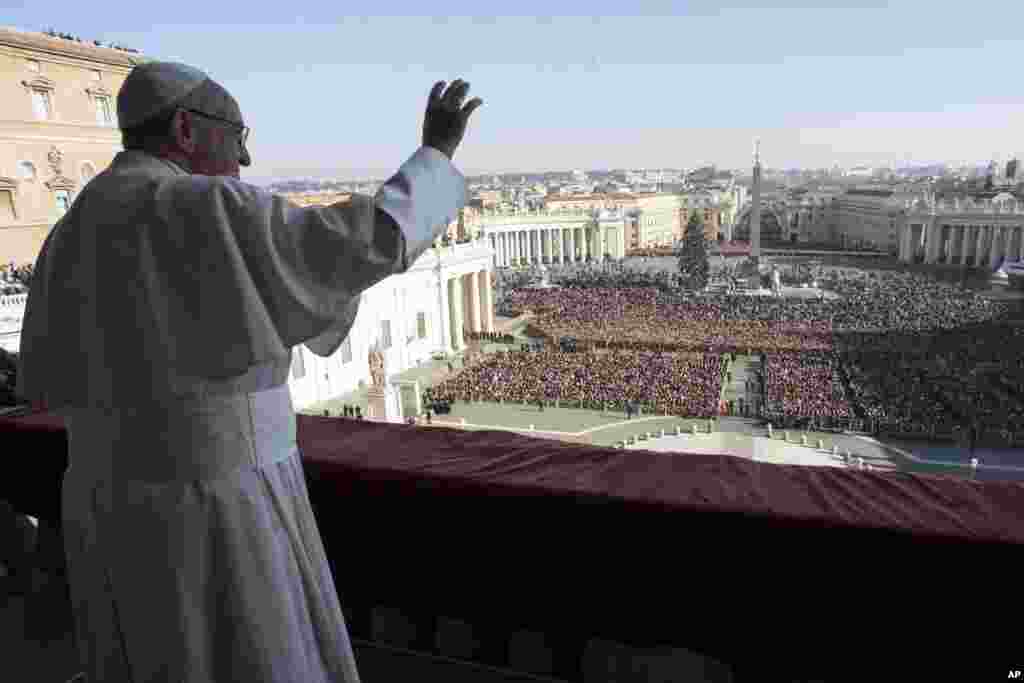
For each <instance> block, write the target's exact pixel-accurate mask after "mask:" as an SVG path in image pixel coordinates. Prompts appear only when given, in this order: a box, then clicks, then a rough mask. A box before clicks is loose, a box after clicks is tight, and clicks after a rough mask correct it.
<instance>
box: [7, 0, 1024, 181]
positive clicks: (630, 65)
mask: <svg viewBox="0 0 1024 683" xmlns="http://www.w3.org/2000/svg"><path fill="white" fill-rule="evenodd" d="M768 2H770V0H768ZM826 3H827V0H825V2H809V1H803V0H793V1H791V2H788V3H785V6H784V7H776V8H772V9H769V8H765V7H764V4H766V3H759V2H747V3H736V2H731V3H730V2H729V0H725V2H724V4H727V5H729V7H725V8H722V7H716V6H715V3H711V2H697V3H687V4H683V3H643V2H641V3H633V2H617V3H610V2H603V1H601V0H590V1H589V2H586V3H582V2H580V3H577V2H558V3H552V2H545V3H540V2H533V0H525V1H520V2H514V3H508V9H509V10H510V11H511V10H514V11H515V12H516V13H517V14H519V15H525V16H475V17H474V16H463V15H470V14H473V13H474V11H479V8H481V7H488V8H494V9H496V8H498V7H500V5H498V4H494V3H479V2H474V3H469V2H449V3H439V4H437V5H436V6H434V8H435V9H434V11H436V12H437V13H438V16H436V17H429V16H428V17H424V16H412V15H414V14H419V13H422V11H423V9H424V7H426V6H427V5H425V4H424V3H421V2H401V1H398V2H386V3H379V4H376V5H365V6H359V5H358V4H353V3H349V2H340V3H339V2H330V3H327V2H317V1H316V0H308V1H307V2H303V3H297V4H296V5H294V6H292V5H291V4H290V3H258V2H250V3H246V4H237V3H215V2H209V1H206V2H196V1H195V0H179V1H178V2H174V3H161V4H159V5H153V4H152V3H134V2H132V3H128V2H123V3H117V4H113V3H110V4H107V3H75V4H70V3H68V4H65V5H64V6H62V7H61V8H60V10H59V11H56V10H55V9H54V7H53V5H52V4H47V3H38V2H33V3H27V2H26V3H24V4H23V6H21V7H10V6H6V7H4V11H3V23H5V24H8V25H12V26H16V27H19V28H22V29H26V30H41V29H44V28H46V27H48V26H51V25H52V26H53V27H54V28H55V29H57V30H58V31H65V32H68V33H73V34H76V35H78V36H80V37H82V38H83V39H87V40H91V39H99V40H101V41H111V42H117V43H121V44H124V45H128V46H130V47H135V48H137V49H139V50H141V51H142V52H144V53H145V54H147V55H149V56H152V57H155V58H158V59H167V60H173V61H183V62H187V63H189V64H193V65H195V66H198V67H200V68H202V69H203V70H205V71H206V72H207V73H208V74H209V75H210V76H211V77H213V78H214V79H216V80H218V81H219V82H220V83H222V84H223V85H225V86H226V87H227V88H228V89H229V90H230V91H231V92H232V94H233V95H235V97H236V98H237V99H238V101H239V103H240V105H241V107H242V111H243V114H244V115H245V117H246V119H247V122H248V123H249V125H250V126H251V127H252V129H253V132H252V136H251V138H250V148H251V151H252V155H253V160H254V163H253V166H252V167H251V168H250V169H246V170H245V171H243V177H245V176H251V177H253V178H261V177H266V176H271V175H290V174H305V173H308V174H310V175H321V174H325V175H333V174H335V173H337V174H338V175H345V176H347V175H350V174H353V173H354V174H356V175H357V176H358V175H362V174H363V173H370V172H373V173H375V174H380V175H383V174H385V173H387V172H389V171H391V170H393V169H394V168H395V167H396V166H397V165H398V164H400V163H401V162H402V161H403V160H404V159H405V158H406V157H407V156H408V154H410V153H411V152H412V151H413V150H414V149H415V148H416V146H417V145H418V144H419V136H420V127H421V124H422V115H423V107H424V104H425V102H426V96H427V93H428V92H429V90H430V86H431V84H432V83H433V82H434V81H436V80H451V79H454V78H456V77H460V76H461V77H463V78H465V79H466V80H468V81H470V83H471V84H472V91H471V96H472V95H476V96H480V97H482V98H483V99H484V102H485V104H484V106H483V107H482V108H480V109H479V110H478V111H477V112H476V114H475V115H474V120H473V121H472V122H471V124H470V129H469V131H468V132H467V135H466V139H465V142H464V144H463V147H462V148H461V149H460V150H459V152H458V154H457V155H456V163H457V164H458V165H459V166H460V168H462V169H463V170H464V171H466V172H467V173H468V172H476V171H483V170H488V171H490V170H494V171H502V170H508V171H516V170H538V171H539V170H548V169H569V168H619V167H644V166H646V167H657V166H670V167H678V166H692V165H695V164H698V163H717V164H718V165H720V166H726V167H733V166H747V165H749V163H750V158H751V153H752V140H753V138H754V137H761V138H762V156H763V158H764V163H765V164H766V165H768V166H771V167H794V166H803V167H820V166H830V165H831V164H832V163H833V162H839V163H840V164H843V165H853V164H858V163H880V162H885V161H901V160H904V159H907V158H911V159H915V160H920V161H927V160H948V161H955V160H970V161H974V160H978V159H986V158H990V157H991V156H992V155H993V154H995V153H998V154H1001V155H1003V158H1004V159H1005V158H1006V157H1007V156H1008V155H1009V154H1012V153H1015V152H1017V151H1018V150H1024V143H1021V142H1019V141H1020V139H1021V134H1022V133H1024V123H1022V113H1024V107H1022V105H1024V92H1022V89H1021V86H1020V85H1019V83H1020V73H1021V59H1022V57H1024V41H1021V39H1020V33H1021V27H1022V26H1024V2H1019V1H1017V2H1013V1H1004V0H994V1H992V2H973V3H972V2H960V1H957V2H948V1H947V0H932V1H931V2H900V0H892V1H891V2H888V3H887V2H883V1H879V2H872V3H860V4H855V5H851V4H850V3H844V4H846V5H847V6H846V7H839V6H836V7H835V8H832V9H821V8H819V7H817V5H819V4H826ZM383 7H386V8H387V9H388V11H389V13H390V16H376V15H374V10H375V9H378V10H379V9H380V8H383ZM552 8H557V9H558V11H559V12H560V13H561V14H566V15H567V14H578V15H584V14H585V15H586V16H554V17H552V16H549V15H546V12H550V11H551V10H552ZM630 8H633V9H634V11H633V13H632V14H631V15H626V16H614V15H615V14H616V11H617V10H622V9H630ZM359 13H365V14H363V15H360V14H359Z"/></svg>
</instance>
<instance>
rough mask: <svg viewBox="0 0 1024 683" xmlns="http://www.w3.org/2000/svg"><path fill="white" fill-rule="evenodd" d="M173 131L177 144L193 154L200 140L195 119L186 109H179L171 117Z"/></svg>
mask: <svg viewBox="0 0 1024 683" xmlns="http://www.w3.org/2000/svg"><path fill="white" fill-rule="evenodd" d="M171 133H172V136H173V138H174V143H175V146H177V147H179V148H180V149H181V150H182V151H184V152H187V153H189V154H191V153H192V152H194V151H195V149H196V145H197V143H198V140H197V138H196V135H197V133H198V131H197V130H196V125H195V119H194V118H193V117H192V116H191V115H190V114H189V113H188V112H186V111H185V110H183V109H179V110H178V111H176V112H175V113H174V118H173V119H171Z"/></svg>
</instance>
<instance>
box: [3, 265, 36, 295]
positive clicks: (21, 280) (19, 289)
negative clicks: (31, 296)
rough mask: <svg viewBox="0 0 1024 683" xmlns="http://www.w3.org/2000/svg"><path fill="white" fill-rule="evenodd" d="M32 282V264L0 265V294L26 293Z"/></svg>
mask: <svg viewBox="0 0 1024 683" xmlns="http://www.w3.org/2000/svg"><path fill="white" fill-rule="evenodd" d="M31 282H32V265H31V264H29V265H24V266H15V265H14V262H13V261H12V262H10V263H7V264H5V265H0V295H4V296H6V295H10V294H27V293H28V287H29V285H30V284H31Z"/></svg>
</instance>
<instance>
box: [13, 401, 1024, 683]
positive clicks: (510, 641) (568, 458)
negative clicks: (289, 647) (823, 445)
mask: <svg viewBox="0 0 1024 683" xmlns="http://www.w3.org/2000/svg"><path fill="white" fill-rule="evenodd" d="M297 420H298V438H299V446H300V449H301V451H302V454H303V461H304V462H303V466H304V470H305V472H306V476H307V480H308V484H309V493H310V498H311V501H312V503H313V506H314V508H315V510H316V515H317V520H318V523H319V527H320V531H321V534H322V536H323V539H324V544H325V547H326V549H327V551H328V555H329V557H330V560H331V562H332V565H333V572H334V577H335V579H336V582H337V587H338V591H339V594H340V597H341V602H342V605H343V606H344V608H345V610H346V616H347V621H348V623H349V627H350V631H351V633H352V636H353V638H356V639H363V640H367V641H375V642H387V643H389V644H391V645H396V646H399V647H403V648H407V649H409V650H414V651H418V652H432V653H435V654H448V655H451V654H452V652H456V653H457V654H456V655H454V656H459V657H462V658H465V659H469V660H472V661H475V662H479V663H484V664H490V665H493V666H500V667H506V668H513V669H516V670H519V671H527V672H532V673H537V674H545V675H549V676H552V677H554V678H559V679H563V680H572V681H583V680H623V679H621V678H615V677H614V675H613V674H609V675H612V678H602V677H600V676H595V675H594V674H593V672H594V670H595V668H596V669H597V670H598V671H600V670H601V667H602V666H603V667H612V666H613V663H614V666H615V667H632V666H639V664H637V662H639V661H641V660H643V658H644V657H645V656H647V655H643V654H638V653H643V652H647V653H650V652H652V651H654V650H652V648H654V649H657V648H661V650H659V651H664V649H665V648H668V647H674V648H685V649H686V651H687V652H689V653H690V654H689V655H688V656H689V659H687V658H686V657H682V656H680V657H681V659H679V660H676V659H674V658H670V659H672V661H673V662H676V663H674V664H672V665H671V666H672V667H675V668H673V669H671V672H670V673H662V674H659V675H660V676H661V678H660V679H659V680H729V681H747V680H777V678H776V677H777V676H781V675H785V676H786V678H785V680H798V679H823V680H833V679H834V677H835V676H838V678H839V679H840V680H854V679H859V680H877V679H878V671H879V667H882V668H884V671H885V675H884V676H883V678H885V679H887V680H893V679H894V678H895V677H898V675H899V673H904V672H916V673H917V675H919V676H920V675H921V674H922V672H925V671H927V672H929V673H931V672H935V673H940V672H939V671H936V669H937V668H939V667H941V668H942V671H941V673H942V674H944V675H943V677H942V680H978V678H977V671H979V670H987V669H986V668H985V667H988V666H989V665H990V664H991V665H992V666H999V667H1002V666H1003V664H1004V663H1005V665H1006V666H1011V665H1013V661H1015V660H1012V659H1011V658H1010V657H1011V656H1013V655H1014V654H1015V655H1019V654H1020V650H1019V642H1018V641H1017V639H1018V636H1017V634H1016V631H1015V630H1014V629H1012V628H1004V629H1000V628H997V627H994V626H993V627H987V626H979V625H985V624H990V623H993V622H992V621H991V620H992V618H993V610H996V611H1002V612H1007V611H1009V612H1012V613H1017V612H1019V611H1020V608H1021V607H1022V604H1021V602H1022V598H1021V597H1020V591H1019V590H1018V589H1017V584H1018V582H1019V576H1018V573H1019V566H1020V564H1019V559H1020V556H1021V551H1022V550H1024V524H1022V523H1021V520H1022V519H1024V495H1022V494H1021V489H1020V486H1021V485H1020V484H1014V483H1000V482H996V483H981V482H971V481H966V480H962V479H953V478H945V477H936V476H926V475H916V474H909V473H902V472H889V473H881V472H863V471H851V470H846V469H837V468H816V467H799V466H781V465H773V464H768V463H763V462H754V461H749V460H746V459H743V458H737V457H729V456H718V455H682V454H668V453H654V452H648V451H643V450H638V449H634V450H628V451H623V450H615V449H610V448H598V447H593V446H586V445H578V444H563V443H557V442H551V441H548V440H542V439H533V438H529V437H526V436H520V435H516V434H510V433H505V432H488V431H479V432H461V431H453V430H450V429H445V428H432V429H425V428H419V427H414V426H406V425H387V424H374V423H370V422H366V421H355V420H345V419H340V418H322V417H309V416H304V415H299V416H297ZM0 434H2V437H0V438H2V439H3V443H4V446H5V448H4V452H5V454H7V456H8V457H7V460H6V461H5V471H4V476H3V477H0V498H5V499H8V500H10V501H11V503H12V504H13V505H14V506H15V507H16V508H17V509H19V510H21V511H23V512H24V513H25V514H31V515H33V516H36V517H39V518H40V519H42V520H44V522H45V523H47V524H50V525H52V526H53V527H54V528H58V527H59V525H60V521H61V515H60V482H61V476H62V473H63V471H64V468H65V467H66V465H67V435H66V432H65V431H64V428H63V423H62V421H61V419H60V418H59V417H56V416H55V415H50V414H45V413H44V414H37V415H33V416H29V417H23V418H14V419H2V418H0ZM28 454H31V457H29V456H28ZM410 454H415V457H410ZM880 618H881V619H883V621H879V619H880ZM957 625H961V626H962V625H971V627H970V630H969V632H967V633H965V634H964V635H963V637H961V638H959V639H956V638H954V637H953V636H951V635H950V629H954V630H955V627H956V626H957ZM975 627H976V628H975ZM954 640H956V645H955V646H954V642H953V641H954ZM936 643H945V644H946V645H944V647H945V648H947V649H949V648H954V649H957V651H958V653H959V654H958V655H957V658H956V660H955V661H953V662H947V661H946V660H945V659H943V658H942V657H940V656H939V655H938V654H936V652H937V651H936V650H935V647H936ZM975 647H977V648H978V649H977V652H976V654H975V653H974V650H973V648H975ZM595 653H596V654H595ZM623 653H634V654H633V655H629V654H623ZM695 653H696V654H695ZM852 653H857V656H851V654H852ZM961 655H962V657H961ZM620 656H621V659H616V657H620ZM673 657H674V656H673ZM644 661H646V660H644ZM595 662H596V663H595ZM687 662H688V663H687ZM960 662H963V663H966V664H969V665H971V666H973V667H975V668H974V671H975V676H974V678H971V677H969V676H968V677H963V676H959V675H958V674H955V673H953V671H954V669H951V668H950V667H951V666H953V665H955V664H957V663H960ZM687 666H690V667H694V666H699V667H700V668H702V670H703V671H704V672H705V673H704V674H701V675H702V676H704V677H703V678H697V677H696V675H697V674H695V673H694V672H693V669H692V668H691V669H687V668H686V667H687ZM1018 666H1019V665H1018ZM716 667H717V668H716ZM712 670H714V671H717V672H718V673H716V674H711V673H709V672H711V671H712ZM588 671H589V673H588ZM604 672H605V673H608V672H609V669H607V668H606V669H605V670H604ZM651 675H652V676H654V674H651ZM1002 675H1005V672H1004V673H1003V674H1002ZM481 680H482V679H481ZM513 680H514V679H513ZM630 680H632V679H630ZM778 680H782V679H781V678H778Z"/></svg>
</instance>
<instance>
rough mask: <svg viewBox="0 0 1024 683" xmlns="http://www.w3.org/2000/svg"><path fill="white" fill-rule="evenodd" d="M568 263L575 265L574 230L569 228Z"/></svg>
mask: <svg viewBox="0 0 1024 683" xmlns="http://www.w3.org/2000/svg"><path fill="white" fill-rule="evenodd" d="M569 262H570V263H576V228H569Z"/></svg>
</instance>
